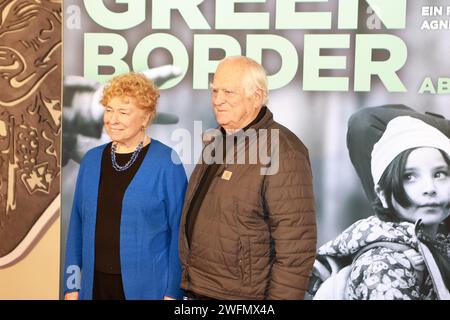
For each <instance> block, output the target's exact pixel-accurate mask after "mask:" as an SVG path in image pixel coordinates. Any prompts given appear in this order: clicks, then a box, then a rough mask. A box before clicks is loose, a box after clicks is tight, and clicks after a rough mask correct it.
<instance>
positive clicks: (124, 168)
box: [111, 141, 144, 171]
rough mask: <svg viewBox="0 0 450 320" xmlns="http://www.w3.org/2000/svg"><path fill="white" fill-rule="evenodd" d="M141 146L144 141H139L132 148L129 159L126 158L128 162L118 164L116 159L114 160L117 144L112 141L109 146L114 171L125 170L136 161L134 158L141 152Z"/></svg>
mask: <svg viewBox="0 0 450 320" xmlns="http://www.w3.org/2000/svg"><path fill="white" fill-rule="evenodd" d="M143 146H144V141H141V142H139V144H138V145H137V147H136V149H135V150H134V152H133V154H132V155H131V159H130V160H128V162H127V163H125V164H124V165H123V166H121V165H119V164H118V163H117V160H116V148H117V145H116V144H115V143H113V144H112V146H111V162H112V166H113V168H114V169H115V170H116V171H125V170H127V169H128V168H129V167H131V166H132V165H133V163H134V162H135V161H136V159H137V157H138V155H139V153H140V152H141V150H142V147H143Z"/></svg>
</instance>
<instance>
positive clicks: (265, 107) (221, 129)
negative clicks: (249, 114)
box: [220, 106, 272, 135]
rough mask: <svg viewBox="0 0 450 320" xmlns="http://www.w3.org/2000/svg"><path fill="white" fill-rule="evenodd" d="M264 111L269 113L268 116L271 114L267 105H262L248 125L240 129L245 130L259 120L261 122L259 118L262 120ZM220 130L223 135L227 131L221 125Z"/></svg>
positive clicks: (255, 124) (256, 123)
mask: <svg viewBox="0 0 450 320" xmlns="http://www.w3.org/2000/svg"><path fill="white" fill-rule="evenodd" d="M266 113H267V114H268V113H270V116H271V115H272V113H271V112H270V111H269V109H268V108H267V106H262V107H261V110H259V112H258V115H257V116H256V118H255V119H253V121H252V122H250V123H249V124H248V125H246V126H245V127H244V128H242V131H246V130H248V129H250V128H254V127H256V126H257V125H258V124H259V122H261V120H263V118H264V116H265V115H266ZM220 131H221V132H222V134H223V135H226V134H227V132H226V131H225V129H224V128H223V127H220Z"/></svg>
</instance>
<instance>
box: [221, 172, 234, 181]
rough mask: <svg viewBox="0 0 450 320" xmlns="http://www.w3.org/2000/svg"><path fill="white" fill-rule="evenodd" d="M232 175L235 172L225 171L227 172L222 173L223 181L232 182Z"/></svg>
mask: <svg viewBox="0 0 450 320" xmlns="http://www.w3.org/2000/svg"><path fill="white" fill-rule="evenodd" d="M232 174H233V172H231V171H228V170H225V171H224V172H223V173H222V179H224V180H230V179H231V175H232Z"/></svg>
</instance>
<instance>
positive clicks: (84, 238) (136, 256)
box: [64, 73, 187, 300]
mask: <svg viewBox="0 0 450 320" xmlns="http://www.w3.org/2000/svg"><path fill="white" fill-rule="evenodd" d="M158 98H159V91H158V89H157V88H156V87H155V85H154V84H153V83H152V82H151V81H150V80H148V79H147V78H145V77H144V76H143V75H141V74H138V73H128V74H125V75H121V76H118V77H116V78H114V79H112V80H111V82H110V83H109V84H108V85H107V86H106V87H105V89H104V91H103V98H102V100H101V103H102V104H103V106H104V107H105V113H104V124H105V129H106V132H107V134H108V135H109V137H110V138H111V140H112V142H110V143H108V144H106V145H102V146H99V147H97V148H94V149H92V150H90V151H88V152H87V154H86V155H85V157H84V158H83V160H82V162H81V166H80V170H79V173H78V179H77V184H76V190H75V196H74V201H73V206H72V213H71V218H70V225H69V232H68V239H67V249H66V261H65V281H64V288H65V289H64V292H65V298H66V299H116V300H120V299H177V298H180V297H181V296H182V291H181V290H180V287H179V283H180V263H179V259H178V251H177V250H178V248H177V240H178V228H179V220H180V214H181V210H182V206H183V201H184V194H185V190H186V185H187V179H186V175H185V172H184V169H183V166H182V165H181V164H180V163H181V161H179V159H178V156H177V155H176V153H174V151H173V150H172V149H171V148H169V147H167V146H166V145H164V144H163V143H161V142H159V141H158V140H155V139H151V138H150V137H149V136H148V135H147V134H146V128H147V126H148V125H149V124H150V123H151V120H152V119H153V117H154V115H155V112H156V104H157V101H158Z"/></svg>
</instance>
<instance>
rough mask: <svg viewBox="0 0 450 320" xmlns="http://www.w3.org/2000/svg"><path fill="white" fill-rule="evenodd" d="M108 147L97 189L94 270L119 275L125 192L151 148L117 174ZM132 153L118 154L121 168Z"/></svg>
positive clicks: (109, 145)
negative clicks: (121, 224) (121, 223)
mask: <svg viewBox="0 0 450 320" xmlns="http://www.w3.org/2000/svg"><path fill="white" fill-rule="evenodd" d="M111 146H112V143H109V144H108V145H107V146H106V147H105V149H104V150H103V155H102V164H101V171H100V184H99V188H98V203H97V223H96V227H95V270H96V271H100V272H104V273H109V274H120V273H121V272H120V219H121V216H122V200H123V197H124V194H125V191H126V189H127V187H128V185H129V184H130V182H131V180H132V179H133V177H134V175H135V174H136V172H137V170H138V169H139V167H140V165H141V163H142V161H143V160H144V157H145V155H146V154H147V151H148V149H149V146H150V144H148V145H146V146H145V147H143V148H142V150H141V152H140V153H139V155H138V156H137V158H136V161H135V162H134V163H133V164H132V165H131V167H129V168H128V169H127V170H125V171H120V172H119V171H116V170H115V169H114V168H113V166H112V162H111ZM132 154H133V153H122V154H121V153H116V160H117V163H118V164H119V165H120V166H123V165H125V163H127V162H128V161H129V160H130V158H131V155H132Z"/></svg>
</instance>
